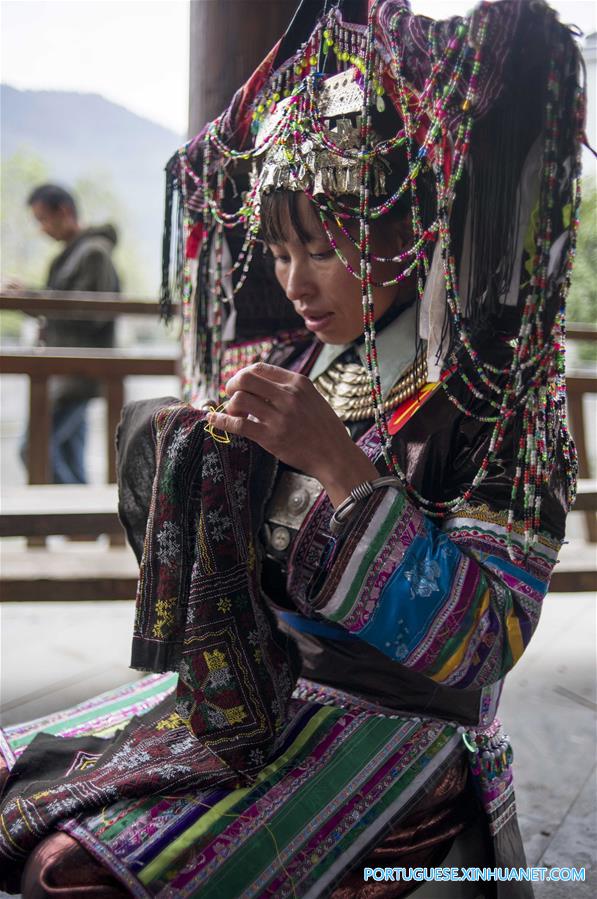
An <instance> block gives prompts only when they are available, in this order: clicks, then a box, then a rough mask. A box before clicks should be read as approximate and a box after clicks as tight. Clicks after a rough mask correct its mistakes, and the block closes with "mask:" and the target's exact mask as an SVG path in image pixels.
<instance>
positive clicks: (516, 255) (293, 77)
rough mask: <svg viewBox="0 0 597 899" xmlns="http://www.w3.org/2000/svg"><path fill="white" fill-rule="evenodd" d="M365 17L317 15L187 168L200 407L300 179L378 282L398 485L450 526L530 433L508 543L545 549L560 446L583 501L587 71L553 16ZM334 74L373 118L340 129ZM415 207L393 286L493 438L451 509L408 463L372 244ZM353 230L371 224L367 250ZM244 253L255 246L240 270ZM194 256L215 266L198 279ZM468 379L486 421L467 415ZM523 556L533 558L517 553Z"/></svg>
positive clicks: (278, 53)
mask: <svg viewBox="0 0 597 899" xmlns="http://www.w3.org/2000/svg"><path fill="white" fill-rule="evenodd" d="M362 6H363V13H364V15H363V19H362V20H361V21H348V20H347V19H346V18H345V17H344V15H343V4H342V2H339V3H337V4H335V5H333V6H332V8H329V3H327V2H326V3H323V2H322V3H321V5H320V7H318V4H314V3H312V2H311V3H310V2H307V3H304V4H303V6H302V7H301V9H300V10H299V14H298V15H297V17H295V20H294V22H293V26H291V29H290V30H289V32H287V34H286V35H285V36H284V38H283V39H282V41H281V43H280V44H279V45H278V46H277V47H276V48H274V51H272V53H271V54H270V56H269V57H267V59H266V60H265V61H264V63H263V64H262V65H261V66H260V67H259V68H258V70H257V71H256V73H255V74H254V75H253V76H252V78H251V79H250V80H249V81H248V82H247V84H246V85H245V86H244V87H243V88H242V89H241V90H240V91H239V92H238V93H237V95H236V96H235V98H234V99H233V101H232V104H231V105H230V107H229V108H228V109H227V110H226V111H225V112H224V113H223V114H222V115H221V116H219V117H218V118H217V119H216V120H215V121H213V122H211V123H210V124H209V125H207V126H206V128H205V129H204V130H203V131H202V132H201V133H200V134H199V135H198V136H197V137H196V138H194V139H193V140H191V141H190V142H189V143H188V144H187V145H186V146H185V147H183V148H182V149H181V150H180V151H179V152H178V153H177V154H175V156H174V157H173V158H172V160H171V161H170V163H169V165H168V169H167V171H168V185H169V187H168V193H167V204H166V233H165V243H164V283H163V292H162V304H163V310H164V313H165V314H166V315H167V314H168V310H169V304H170V298H171V285H170V277H169V274H170V270H171V265H170V230H169V229H170V221H171V213H172V200H173V196H174V194H176V195H177V196H178V200H179V207H178V208H179V215H178V222H179V226H180V227H179V244H178V248H179V249H178V252H177V254H176V259H177V265H176V269H175V274H176V277H175V287H176V290H177V291H178V293H179V295H180V296H181V299H182V308H183V362H184V365H185V372H186V375H185V377H186V384H185V388H186V391H187V395H190V394H191V393H192V390H193V387H194V386H196V383H197V380H198V378H200V377H201V378H203V379H204V380H205V381H206V382H207V386H208V389H210V388H211V389H212V392H213V389H214V388H217V385H218V384H219V383H220V372H221V364H222V354H223V348H224V342H225V341H224V337H225V336H226V332H225V331H224V330H223V328H224V324H225V322H224V311H225V309H226V305H225V303H226V301H227V302H228V304H229V305H230V304H232V305H234V303H235V298H236V300H238V299H239V298H240V297H241V296H242V292H243V290H245V289H246V285H247V284H249V283H250V282H251V278H252V277H253V270H254V265H255V259H256V258H257V256H258V249H259V231H260V209H261V199H262V196H263V193H264V192H265V191H267V190H272V189H274V190H275V189H279V188H284V189H288V188H289V187H290V188H291V189H292V184H291V181H292V180H293V179H295V186H294V189H297V186H299V185H300V187H299V188H298V189H301V190H304V192H305V193H306V194H307V195H308V196H309V197H310V198H311V200H312V202H313V204H314V207H315V209H316V210H317V211H318V213H319V215H320V218H321V221H322V224H323V226H324V228H326V232H327V234H328V237H329V239H330V243H331V245H332V246H333V247H334V249H335V250H336V252H337V254H338V256H339V257H340V259H341V260H342V262H343V263H344V264H345V265H346V266H347V267H349V264H348V261H347V260H346V259H345V258H344V257H343V256H342V255H341V253H340V250H339V248H338V247H337V245H336V244H335V242H334V240H333V235H332V232H331V229H330V227H329V222H330V218H333V220H334V221H335V223H336V224H337V225H338V226H339V227H340V228H341V229H343V230H344V233H345V234H346V236H347V237H350V239H352V240H353V241H354V243H355V245H356V246H357V248H358V250H359V253H360V267H359V269H358V270H356V271H352V270H351V269H350V267H349V270H350V271H352V273H353V275H354V276H355V278H358V279H359V281H360V283H361V289H362V298H363V330H364V339H365V356H366V361H367V371H368V376H369V383H370V388H371V395H372V399H373V401H374V404H375V421H376V425H377V428H378V431H379V436H380V441H381V449H382V453H383V456H384V459H385V462H386V464H387V466H388V468H389V470H390V471H393V472H395V473H396V474H397V475H398V476H399V477H400V478H401V479H402V481H403V483H404V485H405V488H406V489H407V491H408V492H409V494H410V496H411V497H412V498H413V500H414V501H415V502H417V503H418V505H419V506H420V507H421V509H422V510H423V511H424V512H425V513H426V514H428V515H431V516H443V515H447V514H451V513H453V512H454V511H455V510H456V509H457V508H458V507H459V506H461V505H462V504H463V503H466V502H467V501H469V500H470V498H471V497H472V496H473V494H474V493H475V491H476V490H477V488H478V487H479V486H480V484H481V483H482V482H483V481H484V479H485V478H486V477H487V475H488V473H489V472H491V471H492V470H493V467H494V466H495V465H499V458H500V450H501V447H502V445H503V441H504V436H505V434H506V431H507V430H508V428H509V426H510V424H511V421H512V420H516V421H520V422H521V423H522V436H521V438H520V441H519V443H518V449H517V458H516V465H515V469H516V473H515V478H514V484H513V489H512V497H511V505H510V510H509V522H508V528H509V529H510V530H511V529H512V526H513V521H514V517H515V514H516V517H517V518H519V517H522V518H523V519H524V523H525V534H524V542H525V548H526V550H528V548H529V547H530V545H531V543H532V542H533V541H534V540H535V538H536V534H537V532H538V531H539V530H540V527H541V496H542V492H543V489H544V487H545V485H546V484H547V482H548V480H549V478H550V476H551V473H552V470H553V465H554V464H555V463H554V460H555V456H556V453H555V449H556V444H560V445H562V446H563V448H564V452H565V454H566V458H567V460H568V472H567V474H568V493H569V501H572V499H573V494H574V485H575V474H576V456H575V451H574V446H573V444H572V442H571V440H570V438H569V436H568V431H567V426H566V405H565V380H564V371H565V366H564V332H565V317H564V303H565V297H566V292H567V289H568V286H569V281H570V273H571V266H572V260H573V257H574V247H575V236H576V229H577V223H578V218H577V211H578V205H579V201H580V180H579V179H580V141H581V137H582V131H583V121H584V95H583V91H582V89H581V87H580V86H579V82H578V70H579V53H578V50H577V47H576V45H575V43H574V40H573V38H572V35H571V33H570V31H569V30H568V29H567V28H565V27H564V26H562V25H561V24H560V23H559V21H558V19H557V16H556V14H555V13H554V12H553V10H550V9H549V7H547V6H546V5H545V4H544V3H542V2H535V3H528V4H522V3H495V4H492V3H487V2H484V3H481V4H480V5H479V6H478V7H477V8H476V9H475V10H474V11H473V13H472V14H471V15H469V16H468V17H466V18H459V17H456V18H453V19H449V20H446V21H443V22H434V21H433V20H431V19H428V18H426V17H423V16H415V15H412V13H411V11H410V8H409V5H408V2H407V0H373V2H371V3H369V4H366V3H365V2H363V4H362ZM314 7H318V14H317V16H316V18H315V19H314V20H313V18H312V19H311V21H310V22H309V21H308V19H309V16H311V17H312V11H313V9H314ZM354 7H355V4H354V3H353V4H352V5H351V8H352V9H353V10H354ZM297 23H298V24H297ZM305 34H306V35H307V37H306V38H305V37H304V35H305ZM333 75H336V76H337V75H341V76H342V77H344V78H346V79H347V82H346V84H345V85H344V88H346V89H347V92H348V93H350V90H352V88H353V87H354V89H355V91H356V90H357V89H358V96H359V101H360V111H358V112H357V113H356V114H355V116H354V117H353V113H354V112H355V111H354V109H351V116H349V117H346V118H345V119H344V121H345V124H343V125H341V126H340V127H339V128H338V127H337V122H338V121H339V122H341V121H343V115H344V114H343V113H342V112H339V113H338V116H337V117H334V116H332V117H330V115H329V111H330V108H331V107H330V102H329V95H330V92H331V91H333V87H332V86H331V85H332V83H333V80H332V79H331V78H330V76H333ZM519 75H520V82H517V77H518V76H519ZM523 77H524V83H522V78H523ZM348 81H349V82H350V89H349V85H348ZM338 83H339V82H338ZM336 90H338V89H336ZM355 96H356V94H355ZM326 98H327V99H326ZM353 105H354V104H353ZM384 106H385V107H390V108H391V109H392V110H393V111H395V113H397V116H398V119H399V126H398V127H397V128H396V130H395V132H394V133H392V134H391V135H390V136H389V137H384V138H383V139H380V137H379V135H378V134H376V132H375V130H374V127H373V119H374V117H375V116H376V115H377V114H378V113H380V114H381V112H382V111H383V107H384ZM331 119H333V121H331ZM355 129H357V130H358V136H357V134H355ZM397 153H399V154H401V157H402V159H403V160H404V163H405V171H406V174H405V177H404V178H403V179H402V180H401V182H400V183H399V184H397V185H396V184H394V183H392V184H391V185H390V187H387V185H386V186H385V189H384V187H383V186H382V175H383V174H384V172H385V171H387V169H388V165H390V166H391V159H392V158H393V156H395V154H397ZM430 174H431V177H432V179H433V187H434V194H435V196H434V200H435V204H434V216H433V219H432V220H431V221H429V220H425V219H424V217H423V216H422V214H421V184H422V182H423V180H424V179H428V178H429V175H430ZM405 199H406V200H408V203H409V207H410V218H411V224H412V233H413V242H412V246H410V247H409V248H408V250H407V251H405V252H403V253H402V254H401V255H400V256H397V257H395V260H394V261H395V262H396V263H399V264H400V267H401V271H400V273H399V274H398V275H397V277H396V278H395V279H394V280H393V281H392V282H391V283H394V282H397V281H398V280H400V279H402V278H404V277H407V276H409V275H412V276H413V277H414V280H415V281H416V291H417V295H418V298H419V301H420V318H421V327H420V332H421V335H422V336H423V337H425V338H427V339H428V341H429V345H430V346H431V347H432V351H429V350H428V353H430V352H431V355H429V356H428V358H429V361H430V362H434V363H436V364H437V368H438V369H439V371H440V374H442V375H445V374H446V373H447V372H450V373H451V376H450V377H449V378H445V379H444V380H443V381H442V387H443V389H444V390H445V392H446V394H447V396H448V397H449V398H450V400H451V401H452V402H454V403H455V404H456V405H457V406H458V407H459V408H460V409H461V411H462V413H463V414H464V415H466V416H470V417H471V418H476V419H479V420H481V421H483V422H485V423H486V424H487V427H488V429H489V433H490V439H489V441H488V445H487V452H486V455H485V457H484V458H483V459H482V461H481V463H480V466H479V469H478V472H477V474H476V476H475V477H474V479H473V482H472V484H470V485H469V487H467V488H466V490H464V492H463V493H462V494H461V495H459V496H455V497H454V498H453V499H449V500H442V501H436V500H434V499H433V498H430V497H425V496H423V495H421V494H420V493H418V492H417V491H416V490H415V489H414V488H413V487H412V486H411V485H410V484H409V483H408V480H407V478H406V475H405V473H404V472H403V471H402V469H401V467H400V463H399V460H398V459H397V458H396V456H395V455H394V453H393V450H392V441H391V438H390V435H389V433H388V425H387V420H386V415H385V411H384V397H383V395H382V391H381V382H380V376H379V370H378V366H377V354H376V345H375V315H374V307H373V288H374V281H373V277H372V262H373V261H375V257H374V255H373V253H372V249H371V242H370V229H371V225H372V223H374V222H376V221H380V220H381V221H383V217H384V216H385V215H387V214H388V213H390V212H392V211H393V210H395V209H396V208H397V204H398V203H404V201H405ZM347 218H353V219H357V220H358V222H359V234H358V237H357V238H356V239H355V238H354V237H353V236H352V233H351V232H350V231H349V230H348V229H346V228H345V220H346V219H347ZM225 235H229V236H230V237H235V238H236V241H237V243H239V242H240V248H239V251H238V254H237V255H236V258H235V259H230V261H229V262H225V259H226V253H227V252H228V250H227V246H228V244H229V243H230V241H227V240H226V239H225ZM189 246H193V247H194V248H197V247H198V248H199V253H198V269H197V264H196V263H194V262H193V260H192V259H191V258H190V256H192V255H193V254H192V253H190V252H189V249H188V248H189ZM386 283H387V282H386ZM455 380H459V381H460V382H461V383H463V384H464V385H465V387H466V389H467V391H468V396H469V397H470V403H468V404H464V405H463V404H462V401H461V400H459V399H458V398H457V396H456V391H455V390H454V389H453V385H454V383H455ZM480 410H481V411H480ZM510 552H511V554H512V556H513V557H515V556H516V554H517V553H518V552H519V550H518V549H517V544H514V542H512V543H511V545H510Z"/></svg>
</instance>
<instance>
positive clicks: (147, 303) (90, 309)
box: [0, 290, 179, 318]
mask: <svg viewBox="0 0 597 899" xmlns="http://www.w3.org/2000/svg"><path fill="white" fill-rule="evenodd" d="M8 309H10V310H13V311H14V312H23V313H26V314H28V315H48V314H49V313H52V314H55V313H66V314H67V315H73V316H74V315H75V313H76V317H77V318H116V317H119V316H121V315H152V316H154V317H155V318H157V317H158V316H159V312H160V308H159V303H158V301H157V300H133V299H123V298H122V297H121V295H120V294H117V293H87V292H86V293H83V292H79V291H75V290H73V291H69V293H68V294H65V293H62V292H60V291H54V290H39V291H2V292H1V293H0V311H1V310H8ZM178 312H179V307H178V305H174V307H173V314H174V315H177V314H178Z"/></svg>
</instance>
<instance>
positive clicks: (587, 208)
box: [567, 182, 597, 362]
mask: <svg viewBox="0 0 597 899" xmlns="http://www.w3.org/2000/svg"><path fill="white" fill-rule="evenodd" d="M567 318H568V321H570V322H583V323H587V324H592V325H597V185H596V184H595V183H594V182H589V183H588V184H586V185H585V188H584V191H583V199H582V203H581V207H580V228H579V232H578V242H577V246H576V259H575V262H574V269H573V271H572V282H571V285H570V293H569V295H568V311H567ZM578 356H579V358H580V359H581V360H582V361H583V362H597V347H596V346H595V344H594V343H593V344H588V343H587V344H582V345H581V346H580V347H579V351H578Z"/></svg>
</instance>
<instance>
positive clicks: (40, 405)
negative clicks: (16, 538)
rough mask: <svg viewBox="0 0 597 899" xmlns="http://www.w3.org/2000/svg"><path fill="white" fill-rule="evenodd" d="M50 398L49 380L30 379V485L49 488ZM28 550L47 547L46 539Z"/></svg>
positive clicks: (30, 540)
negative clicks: (47, 486) (40, 485)
mask: <svg viewBox="0 0 597 899" xmlns="http://www.w3.org/2000/svg"><path fill="white" fill-rule="evenodd" d="M51 414H52V410H51V408H50V398H49V396H48V379H47V378H46V377H45V376H44V375H41V377H30V378H29V424H28V436H27V475H28V478H29V483H30V484H49V483H50V481H51V480H52V469H51V465H50V418H51ZM27 545H28V546H45V545H46V538H45V537H29V538H28V540H27Z"/></svg>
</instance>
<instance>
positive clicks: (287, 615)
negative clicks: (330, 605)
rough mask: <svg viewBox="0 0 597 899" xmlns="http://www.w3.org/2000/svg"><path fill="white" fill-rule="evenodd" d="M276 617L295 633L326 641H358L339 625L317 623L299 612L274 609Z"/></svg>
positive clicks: (324, 622)
mask: <svg viewBox="0 0 597 899" xmlns="http://www.w3.org/2000/svg"><path fill="white" fill-rule="evenodd" d="M276 616H277V617H278V618H279V619H281V620H282V621H284V622H285V623H286V624H288V625H290V627H292V628H294V630H295V631H301V632H302V633H303V634H313V636H314V637H326V638H327V639H328V640H358V639H359V638H358V637H356V636H354V635H353V634H350V633H349V632H348V631H347V630H345V629H344V628H343V627H340V625H334V624H331V623H328V622H327V621H319V620H317V619H315V618H305V616H304V615H301V614H300V613H299V612H286V611H284V612H280V611H279V610H278V609H276Z"/></svg>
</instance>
